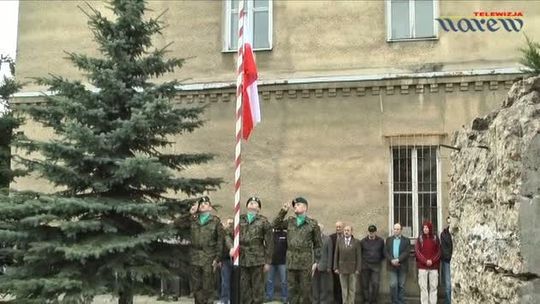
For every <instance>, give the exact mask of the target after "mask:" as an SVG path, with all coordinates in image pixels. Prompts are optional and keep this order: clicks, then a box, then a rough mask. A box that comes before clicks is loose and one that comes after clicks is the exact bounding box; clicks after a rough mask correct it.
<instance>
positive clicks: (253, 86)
mask: <svg viewBox="0 0 540 304" xmlns="http://www.w3.org/2000/svg"><path fill="white" fill-rule="evenodd" d="M243 55H244V60H243V62H244V79H243V80H242V81H243V84H242V138H244V139H245V140H247V139H248V138H249V135H250V134H251V131H252V130H253V128H254V127H255V126H256V125H257V123H259V122H260V121H261V109H260V107H259V91H258V89H257V65H256V64H255V57H254V56H253V49H252V48H251V44H250V43H249V42H247V43H245V44H244V52H243Z"/></svg>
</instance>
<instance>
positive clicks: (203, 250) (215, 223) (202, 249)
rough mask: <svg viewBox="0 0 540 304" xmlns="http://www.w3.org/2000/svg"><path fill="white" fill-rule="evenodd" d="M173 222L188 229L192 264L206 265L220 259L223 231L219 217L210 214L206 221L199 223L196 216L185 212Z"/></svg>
mask: <svg viewBox="0 0 540 304" xmlns="http://www.w3.org/2000/svg"><path fill="white" fill-rule="evenodd" d="M175 224H176V225H177V226H178V227H181V228H189V230H190V235H191V264H192V265H195V266H208V265H211V264H212V261H214V260H217V261H220V260H221V257H222V252H223V240H224V232H223V225H221V221H220V220H219V217H217V216H215V215H211V216H210V219H209V220H208V222H207V223H206V224H204V225H201V224H200V223H199V218H198V216H194V215H191V214H187V215H185V216H183V217H180V218H178V219H177V220H176V221H175Z"/></svg>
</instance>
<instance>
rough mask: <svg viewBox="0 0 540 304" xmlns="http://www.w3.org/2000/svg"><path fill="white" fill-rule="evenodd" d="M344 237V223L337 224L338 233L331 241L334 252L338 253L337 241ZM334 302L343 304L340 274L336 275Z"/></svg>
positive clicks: (334, 234) (333, 234)
mask: <svg viewBox="0 0 540 304" xmlns="http://www.w3.org/2000/svg"><path fill="white" fill-rule="evenodd" d="M342 237H343V222H341V221H337V222H336V233H332V234H330V239H331V240H332V252H336V245H337V240H338V239H340V238H342ZM334 267H335V265H334V259H332V269H334ZM333 276H334V278H333V280H334V302H335V303H336V304H342V303H343V300H342V299H341V284H340V283H339V274H336V273H334V274H333Z"/></svg>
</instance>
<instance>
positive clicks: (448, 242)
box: [441, 217, 454, 304]
mask: <svg viewBox="0 0 540 304" xmlns="http://www.w3.org/2000/svg"><path fill="white" fill-rule="evenodd" d="M446 222H447V223H448V226H447V227H446V228H445V229H444V230H443V231H442V232H441V253H442V256H441V260H442V271H443V276H444V284H445V297H444V303H446V304H450V303H452V281H451V280H450V260H451V259H452V251H453V249H454V247H453V243H452V235H451V234H450V217H447V218H446Z"/></svg>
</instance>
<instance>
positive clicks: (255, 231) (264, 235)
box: [230, 214, 274, 267]
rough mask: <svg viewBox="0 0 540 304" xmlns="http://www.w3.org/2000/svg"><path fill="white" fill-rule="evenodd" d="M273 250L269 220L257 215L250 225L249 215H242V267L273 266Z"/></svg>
mask: <svg viewBox="0 0 540 304" xmlns="http://www.w3.org/2000/svg"><path fill="white" fill-rule="evenodd" d="M230 243H231V244H232V239H231V242H230ZM273 250H274V238H273V234H272V225H270V222H269V221H268V219H267V218H266V217H264V216H262V215H260V214H257V216H256V217H255V220H253V222H252V223H251V224H249V223H248V220H247V215H245V214H242V215H240V266H244V267H251V266H259V265H264V264H272V253H273Z"/></svg>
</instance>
